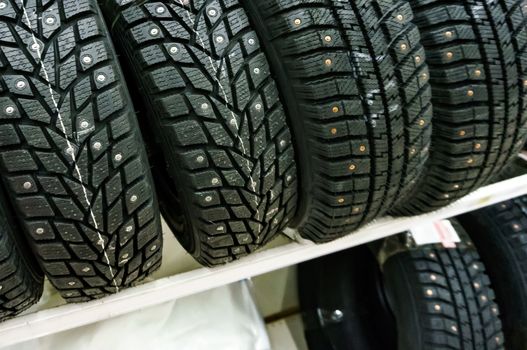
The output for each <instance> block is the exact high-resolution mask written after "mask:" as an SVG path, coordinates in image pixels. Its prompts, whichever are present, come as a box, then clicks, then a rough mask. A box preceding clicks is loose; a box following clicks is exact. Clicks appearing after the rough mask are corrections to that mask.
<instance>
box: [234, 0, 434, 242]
mask: <svg viewBox="0 0 527 350" xmlns="http://www.w3.org/2000/svg"><path fill="white" fill-rule="evenodd" d="M244 6H246V8H247V9H248V13H249V16H250V18H251V21H252V23H254V25H255V28H256V30H257V32H258V33H259V35H260V37H261V41H262V44H263V46H264V50H265V52H266V54H267V56H268V57H269V59H270V62H271V70H272V71H273V74H274V76H275V77H276V79H277V82H278V84H279V87H280V90H281V94H282V99H283V101H284V103H285V106H286V108H287V110H288V114H289V117H290V123H291V125H292V128H293V130H294V132H293V134H294V141H295V146H296V148H295V149H296V152H297V162H298V166H299V168H300V169H299V173H300V174H301V176H300V194H299V197H300V199H299V206H300V208H299V211H298V214H297V215H296V219H295V221H294V222H293V225H294V226H298V227H299V229H300V232H301V234H302V235H303V236H304V237H306V238H309V239H312V240H314V241H316V242H325V241H330V240H332V239H335V238H337V237H340V236H342V235H345V234H348V233H350V232H351V231H353V230H354V229H357V228H358V227H360V226H361V225H363V224H365V223H367V222H368V221H370V220H371V219H373V218H375V217H377V216H378V215H380V214H383V213H384V212H385V211H386V210H388V209H389V208H390V207H391V206H392V205H393V204H394V202H395V201H396V200H397V199H398V198H400V197H401V196H402V195H404V194H405V193H406V192H407V191H408V190H409V189H410V187H411V186H412V182H414V180H415V179H416V178H417V177H418V175H419V173H420V172H421V170H422V167H423V165H424V163H425V161H426V159H427V158H428V147H429V142H430V136H431V125H430V120H431V105H430V87H429V84H428V68H427V66H426V64H425V57H424V50H423V49H422V47H421V44H420V37H419V33H418V31H417V28H416V27H415V26H414V25H413V24H412V23H411V19H412V12H411V9H410V7H409V4H408V2H407V1H403V0H396V1H391V0H390V1H388V0H375V1H372V0H360V1H337V0H312V1H298V0H258V1H257V0H254V1H245V2H244ZM417 57H418V58H417Z"/></svg>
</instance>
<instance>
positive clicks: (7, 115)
mask: <svg viewBox="0 0 527 350" xmlns="http://www.w3.org/2000/svg"><path fill="white" fill-rule="evenodd" d="M2 3H4V4H6V6H5V7H4V8H3V9H0V33H1V34H0V46H1V47H0V77H1V79H0V172H1V177H2V181H3V183H4V185H5V187H6V189H7V193H8V196H9V199H10V200H11V202H12V204H13V207H14V210H15V212H16V214H17V216H18V217H19V218H20V222H21V225H22V226H23V229H24V231H25V233H26V235H27V239H28V240H29V241H30V245H31V247H32V249H33V251H34V253H35V254H36V256H37V258H38V261H39V263H40V265H41V266H42V268H43V270H44V272H45V273H46V275H47V277H48V278H49V280H50V281H51V283H52V284H53V285H54V286H55V287H56V288H57V289H58V290H59V291H60V293H61V295H62V296H63V297H64V298H65V299H66V300H67V301H69V302H78V301H85V300H90V299H93V298H99V297H102V296H104V295H106V294H108V293H113V292H116V291H118V290H120V289H121V288H123V287H126V286H129V285H131V284H133V283H135V282H137V281H139V280H140V279H142V278H143V277H145V276H146V275H148V274H149V273H150V272H152V271H153V270H155V269H156V268H157V267H158V266H159V264H160V261H161V243H162V242H161V229H160V219H159V213H158V207H157V204H156V200H155V196H154V194H153V193H154V188H153V184H152V181H151V175H150V169H149V166H148V164H147V159H146V152H145V151H144V147H143V146H142V144H143V141H142V139H141V136H140V133H139V129H138V125H137V121H136V119H135V114H134V110H133V107H132V103H131V99H130V98H129V95H128V92H127V90H126V87H125V85H124V80H123V77H122V74H121V71H120V68H119V66H118V64H117V61H116V56H115V53H114V50H113V46H112V44H111V42H110V40H109V37H108V33H107V29H106V27H105V24H104V22H103V21H102V16H101V15H100V12H99V10H98V7H97V3H96V2H95V1H94V0H54V1H48V2H46V3H45V4H42V3H41V2H38V3H35V2H28V3H27V4H26V5H25V6H24V5H23V3H22V1H7V0H2Z"/></svg>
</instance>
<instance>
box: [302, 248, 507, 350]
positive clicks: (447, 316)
mask: <svg viewBox="0 0 527 350" xmlns="http://www.w3.org/2000/svg"><path fill="white" fill-rule="evenodd" d="M368 254H369V257H368ZM339 255H340V257H339V258H333V257H330V258H329V260H328V261H326V260H325V259H326V258H322V259H319V262H318V263H315V264H313V265H314V266H316V267H315V268H309V269H305V271H303V268H302V267H300V273H299V278H300V280H299V293H300V301H301V306H302V309H303V313H304V315H303V316H304V321H305V326H306V328H307V329H306V337H307V340H308V343H309V345H310V349H312V350H317V349H328V348H332V349H335V350H339V349H360V350H381V349H382V350H384V349H394V348H397V349H401V350H403V349H404V350H436V349H459V350H464V349H478V350H490V349H493V350H494V349H503V344H504V338H503V334H502V331H501V322H500V320H499V318H498V314H499V311H498V307H497V305H496V303H494V292H493V291H492V289H491V287H490V282H489V278H488V277H487V275H486V274H485V269H484V267H483V264H482V263H481V262H480V260H479V257H478V254H477V252H476V251H475V249H474V248H472V247H470V246H466V245H464V244H460V245H459V246H458V247H457V248H454V249H446V248H443V247H441V246H435V245H432V246H424V247H418V248H414V249H412V250H406V251H404V250H403V251H399V252H397V253H394V254H393V255H391V256H390V257H388V258H387V259H386V261H385V262H384V263H383V265H382V267H381V268H380V267H379V265H378V262H377V261H376V259H375V258H374V257H373V254H372V253H371V252H369V251H368V248H367V247H364V246H363V247H358V248H353V249H351V250H349V251H345V252H342V253H339ZM341 265H343V266H344V267H345V268H341ZM348 269H350V270H349V271H350V272H349V271H348ZM380 269H381V270H382V273H380ZM366 271H369V272H370V273H366ZM338 272H340V274H339V273H338ZM323 283H324V284H323ZM303 293H306V296H302V294H303ZM313 294H314V295H313ZM306 299H307V300H310V302H306ZM313 300H315V302H313ZM306 305H307V306H308V308H306V307H305V306H306ZM391 318H394V319H395V320H393V319H391ZM379 320H382V321H381V325H379V324H377V322H379ZM379 327H381V328H382V329H378V328H379ZM379 334H382V337H379ZM385 335H386V337H385ZM379 338H383V339H379ZM382 342H385V343H382ZM348 344H353V345H354V347H353V346H351V347H350V346H348ZM395 344H397V345H395ZM328 345H331V347H329V346H328Z"/></svg>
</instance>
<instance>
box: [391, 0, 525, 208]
mask: <svg viewBox="0 0 527 350" xmlns="http://www.w3.org/2000/svg"><path fill="white" fill-rule="evenodd" d="M410 3H411V5H412V9H413V11H414V13H415V19H414V22H415V24H416V25H417V26H418V27H419V29H420V31H421V36H422V44H423V46H424V48H425V51H426V55H427V57H428V65H429V69H430V83H431V85H432V95H433V99H432V102H433V105H434V109H433V110H434V120H433V124H434V130H433V135H432V146H431V147H432V148H431V155H430V158H429V161H428V163H427V166H426V168H427V171H426V172H425V173H423V175H422V177H421V178H420V179H418V181H417V185H416V186H415V188H414V190H413V192H412V193H411V194H409V195H408V196H407V197H406V198H405V199H404V200H403V201H402V202H400V205H399V206H398V207H396V208H395V210H393V213H394V214H403V215H415V214H420V213H423V212H427V211H432V210H435V209H438V208H440V207H443V206H445V205H447V204H449V203H451V202H453V201H455V200H457V199H459V198H461V197H462V196H464V195H466V194H468V193H470V192H471V191H473V190H475V189H477V188H478V187H480V186H482V185H484V184H487V183H489V182H490V181H492V179H493V178H494V177H496V175H497V174H498V173H499V172H500V171H502V169H504V168H506V166H507V164H508V163H509V162H510V161H511V160H513V159H514V157H515V156H516V154H517V153H518V152H519V150H520V149H521V147H522V145H523V143H524V142H525V138H526V135H527V124H526V123H527V113H526V105H525V103H526V100H525V94H526V92H527V91H526V89H527V84H526V83H525V82H526V78H527V71H526V69H527V66H526V65H525V62H526V60H527V30H526V25H527V18H526V17H525V6H523V1H521V0H515V1H507V0H499V1H483V0H471V1H463V2H459V1H445V0H412V1H410Z"/></svg>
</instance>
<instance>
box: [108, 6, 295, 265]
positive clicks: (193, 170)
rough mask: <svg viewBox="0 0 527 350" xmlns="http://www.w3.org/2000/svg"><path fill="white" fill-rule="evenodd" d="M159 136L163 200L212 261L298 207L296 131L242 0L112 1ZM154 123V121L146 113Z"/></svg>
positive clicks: (178, 230) (252, 243)
mask: <svg viewBox="0 0 527 350" xmlns="http://www.w3.org/2000/svg"><path fill="white" fill-rule="evenodd" d="M103 8H104V12H105V15H106V17H107V20H108V23H113V33H114V39H115V42H116V44H117V45H118V47H119V48H120V50H121V52H122V53H123V55H122V60H123V63H124V64H125V65H126V66H127V67H128V70H129V71H130V76H131V79H132V80H131V81H133V82H134V84H137V85H138V86H139V87H140V89H139V91H140V93H138V94H137V97H138V100H141V101H142V103H143V109H144V112H145V113H144V115H145V119H147V120H148V123H149V126H150V128H151V133H152V134H153V135H154V138H155V139H156V140H157V144H155V145H152V149H153V151H154V153H155V154H156V155H157V157H158V159H159V161H158V162H157V164H156V165H155V167H156V168H157V169H158V170H157V171H158V172H159V174H160V177H163V180H162V181H163V183H164V186H163V187H162V188H161V189H160V197H161V203H162V204H161V207H162V210H163V212H164V214H165V217H166V219H167V221H168V223H169V224H170V226H171V228H172V230H173V231H174V233H175V234H176V237H177V238H178V239H179V241H180V242H181V243H182V244H183V246H184V247H185V248H186V249H187V250H188V251H189V252H190V253H191V254H192V255H193V256H194V257H195V258H196V259H197V260H198V261H199V262H200V263H202V264H205V265H218V264H222V263H226V262H229V261H231V260H234V259H237V258H240V257H242V256H244V255H247V254H248V253H250V252H252V251H254V250H255V249H257V248H259V247H261V246H262V245H264V244H265V243H266V242H268V241H270V240H271V239H272V238H273V237H275V236H276V234H277V233H278V232H280V231H281V229H283V228H284V227H285V226H286V224H287V223H288V222H289V220H290V218H291V217H292V216H293V215H294V213H295V211H296V191H297V181H296V168H295V162H294V152H293V146H292V144H291V135H290V132H289V128H288V126H287V123H286V117H285V113H284V109H283V107H282V105H281V102H280V99H279V94H278V92H277V88H276V84H275V82H274V80H273V78H272V77H271V75H270V68H269V63H268V62H267V59H266V56H265V55H264V53H263V52H262V48H261V46H260V45H261V43H260V40H259V38H258V36H257V35H256V33H255V32H254V31H253V29H252V27H251V25H250V24H249V20H248V18H247V15H246V13H245V10H244V9H243V8H242V7H241V5H240V3H239V2H238V1H232V0H230V1H226V0H207V1H191V2H188V1H179V0H176V1H170V2H154V1H143V2H141V3H127V4H124V5H120V2H118V1H115V0H111V1H105V2H104V5H103ZM145 124H146V123H145Z"/></svg>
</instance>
